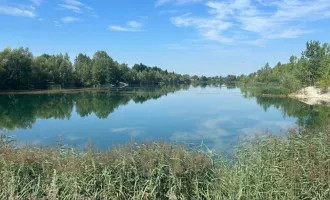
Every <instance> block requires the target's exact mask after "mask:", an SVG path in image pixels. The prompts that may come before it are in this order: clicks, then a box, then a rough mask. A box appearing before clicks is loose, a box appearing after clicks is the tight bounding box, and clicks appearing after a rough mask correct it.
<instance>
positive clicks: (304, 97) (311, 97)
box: [290, 86, 330, 105]
mask: <svg viewBox="0 0 330 200" xmlns="http://www.w3.org/2000/svg"><path fill="white" fill-rule="evenodd" d="M290 96H291V97H293V98H297V99H298V100H299V101H301V102H304V103H306V104H308V105H317V104H326V105H330V91H327V92H322V90H321V89H319V88H316V87H312V86H311V87H306V88H303V89H301V90H299V91H298V92H297V93H295V94H291V95H290Z"/></svg>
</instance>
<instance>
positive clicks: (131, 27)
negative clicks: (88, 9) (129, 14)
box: [108, 21, 144, 32]
mask: <svg viewBox="0 0 330 200" xmlns="http://www.w3.org/2000/svg"><path fill="white" fill-rule="evenodd" d="M142 27H143V24H142V23H140V22H137V21H129V22H127V25H126V26H118V25H110V26H108V30H110V31H123V32H140V31H144V30H143V29H142Z"/></svg>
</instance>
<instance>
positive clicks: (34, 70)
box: [0, 48, 191, 90]
mask: <svg viewBox="0 0 330 200" xmlns="http://www.w3.org/2000/svg"><path fill="white" fill-rule="evenodd" d="M190 81H191V77H190V76H189V75H181V74H177V73H174V72H168V71H167V70H162V69H160V68H158V67H149V66H146V65H144V64H142V63H141V64H135V65H134V66H133V68H129V67H128V65H127V64H125V63H118V62H117V61H115V60H113V59H112V58H111V57H110V56H109V55H108V54H107V52H105V51H97V52H96V53H95V54H94V56H93V57H92V58H90V57H89V56H88V55H85V54H81V53H80V54H78V56H77V57H76V58H75V60H74V63H73V64H72V62H71V61H70V58H69V56H68V54H57V55H48V54H42V55H41V56H37V57H33V55H32V53H31V52H30V51H29V49H24V48H18V49H11V48H6V49H4V50H3V51H2V52H0V89H10V90H15V89H20V90H24V89H47V88H50V86H51V85H52V84H55V85H59V86H61V87H62V88H74V87H92V86H94V87H102V86H110V85H120V83H121V82H123V83H126V84H130V85H139V86H140V85H166V84H189V83H190Z"/></svg>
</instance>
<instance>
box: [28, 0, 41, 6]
mask: <svg viewBox="0 0 330 200" xmlns="http://www.w3.org/2000/svg"><path fill="white" fill-rule="evenodd" d="M30 1H31V2H32V3H33V4H34V5H36V6H40V4H41V3H42V2H43V0H30Z"/></svg>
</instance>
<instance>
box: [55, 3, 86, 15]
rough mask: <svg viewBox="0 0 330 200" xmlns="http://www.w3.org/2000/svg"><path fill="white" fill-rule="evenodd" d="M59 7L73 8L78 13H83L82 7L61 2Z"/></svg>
mask: <svg viewBox="0 0 330 200" xmlns="http://www.w3.org/2000/svg"><path fill="white" fill-rule="evenodd" d="M59 7H60V8H62V9H68V10H71V11H73V12H76V13H81V10H80V8H79V7H77V6H73V5H68V4H59Z"/></svg>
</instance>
